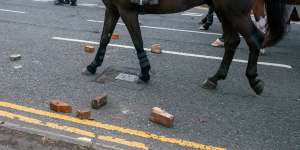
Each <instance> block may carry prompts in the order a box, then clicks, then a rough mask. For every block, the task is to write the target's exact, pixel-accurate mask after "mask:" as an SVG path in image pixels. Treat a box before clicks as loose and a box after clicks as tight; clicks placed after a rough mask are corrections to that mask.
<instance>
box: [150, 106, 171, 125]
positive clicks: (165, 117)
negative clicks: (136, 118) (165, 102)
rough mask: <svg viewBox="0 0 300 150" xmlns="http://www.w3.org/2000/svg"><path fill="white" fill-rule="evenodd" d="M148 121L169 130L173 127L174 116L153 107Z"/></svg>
mask: <svg viewBox="0 0 300 150" xmlns="http://www.w3.org/2000/svg"><path fill="white" fill-rule="evenodd" d="M149 120H150V121H152V122H154V123H158V124H161V125H163V126H165V127H167V128H170V127H172V126H173V123H174V116H173V115H171V114H169V113H168V112H166V111H165V110H163V109H161V108H158V107H153V108H152V111H151V114H150V118H149Z"/></svg>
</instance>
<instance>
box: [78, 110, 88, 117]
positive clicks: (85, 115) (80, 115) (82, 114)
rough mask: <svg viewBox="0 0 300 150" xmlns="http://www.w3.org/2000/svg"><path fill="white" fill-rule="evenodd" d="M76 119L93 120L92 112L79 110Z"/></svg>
mask: <svg viewBox="0 0 300 150" xmlns="http://www.w3.org/2000/svg"><path fill="white" fill-rule="evenodd" d="M76 117H77V118H79V119H90V118H91V111H89V110H77V111H76Z"/></svg>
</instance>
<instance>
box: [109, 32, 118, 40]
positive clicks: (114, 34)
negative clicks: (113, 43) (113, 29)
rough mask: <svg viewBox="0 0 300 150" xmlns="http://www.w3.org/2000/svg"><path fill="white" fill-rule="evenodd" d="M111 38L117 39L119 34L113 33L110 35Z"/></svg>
mask: <svg viewBox="0 0 300 150" xmlns="http://www.w3.org/2000/svg"><path fill="white" fill-rule="evenodd" d="M111 39H112V40H119V39H120V35H119V34H118V33H113V34H112V36H111Z"/></svg>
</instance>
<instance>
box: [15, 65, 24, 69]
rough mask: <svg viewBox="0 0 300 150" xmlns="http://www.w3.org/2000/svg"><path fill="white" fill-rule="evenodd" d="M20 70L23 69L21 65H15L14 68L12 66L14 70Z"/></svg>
mask: <svg viewBox="0 0 300 150" xmlns="http://www.w3.org/2000/svg"><path fill="white" fill-rule="evenodd" d="M21 68H23V66H22V65H15V66H14V69H21Z"/></svg>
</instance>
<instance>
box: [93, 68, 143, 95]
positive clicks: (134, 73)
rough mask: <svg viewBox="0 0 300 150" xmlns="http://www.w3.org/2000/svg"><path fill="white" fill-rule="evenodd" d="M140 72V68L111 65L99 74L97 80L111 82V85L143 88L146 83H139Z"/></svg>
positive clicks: (134, 88) (98, 81) (103, 82)
mask: <svg viewBox="0 0 300 150" xmlns="http://www.w3.org/2000/svg"><path fill="white" fill-rule="evenodd" d="M139 72H140V69H139V68H129V67H115V66H110V67H107V68H106V69H104V70H103V71H102V72H101V73H100V75H99V76H97V78H96V82H97V83H100V84H107V83H110V84H111V85H114V86H118V87H122V88H126V89H131V90H142V89H144V88H145V86H146V84H138V82H137V81H138V74H139Z"/></svg>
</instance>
